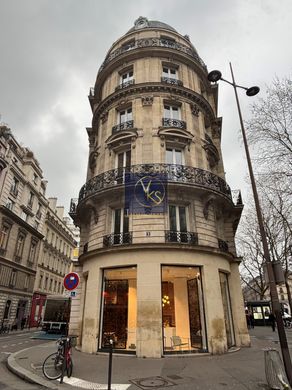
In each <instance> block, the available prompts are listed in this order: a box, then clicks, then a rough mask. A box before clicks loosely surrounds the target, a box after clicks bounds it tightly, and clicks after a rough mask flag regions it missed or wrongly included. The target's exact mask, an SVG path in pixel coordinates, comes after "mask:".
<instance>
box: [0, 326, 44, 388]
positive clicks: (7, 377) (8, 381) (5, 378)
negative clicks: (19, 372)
mask: <svg viewBox="0 0 292 390" xmlns="http://www.w3.org/2000/svg"><path fill="white" fill-rule="evenodd" d="M33 333H34V332H25V333H13V332H11V333H9V334H5V335H3V334H1V335H0V390H39V389H44V388H43V387H42V386H37V385H34V384H32V383H27V382H25V381H23V380H22V379H20V378H18V377H17V376H16V375H14V374H13V373H11V372H10V371H9V370H8V369H7V367H6V360H7V357H8V356H9V354H11V353H13V352H17V351H19V350H21V349H25V348H29V347H32V346H34V345H40V344H44V343H47V342H48V341H47V340H35V339H30V337H31V336H32V335H33Z"/></svg>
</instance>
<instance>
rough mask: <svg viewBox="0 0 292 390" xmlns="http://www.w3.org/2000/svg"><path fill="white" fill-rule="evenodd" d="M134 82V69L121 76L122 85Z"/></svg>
mask: <svg viewBox="0 0 292 390" xmlns="http://www.w3.org/2000/svg"><path fill="white" fill-rule="evenodd" d="M133 80H134V73H133V69H131V70H128V71H127V72H124V73H122V74H121V76H120V84H122V85H123V84H130V83H132V82H133Z"/></svg>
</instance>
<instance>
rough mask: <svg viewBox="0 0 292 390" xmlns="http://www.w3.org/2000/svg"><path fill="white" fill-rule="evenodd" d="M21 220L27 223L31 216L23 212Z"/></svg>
mask: <svg viewBox="0 0 292 390" xmlns="http://www.w3.org/2000/svg"><path fill="white" fill-rule="evenodd" d="M20 218H21V219H23V220H24V221H25V222H28V220H29V215H28V214H27V213H26V212H25V211H22V213H21V216H20Z"/></svg>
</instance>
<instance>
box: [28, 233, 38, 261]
mask: <svg viewBox="0 0 292 390" xmlns="http://www.w3.org/2000/svg"><path fill="white" fill-rule="evenodd" d="M36 248H37V242H36V241H35V240H33V239H32V240H31V244H30V249H29V255H28V261H30V262H31V263H34V261H35V255H36Z"/></svg>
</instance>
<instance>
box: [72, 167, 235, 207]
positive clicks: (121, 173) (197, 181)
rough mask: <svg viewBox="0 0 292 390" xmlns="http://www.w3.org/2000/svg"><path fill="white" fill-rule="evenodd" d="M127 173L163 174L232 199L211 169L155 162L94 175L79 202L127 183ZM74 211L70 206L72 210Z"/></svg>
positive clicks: (224, 184)
mask: <svg viewBox="0 0 292 390" xmlns="http://www.w3.org/2000/svg"><path fill="white" fill-rule="evenodd" d="M126 173H127V174H129V173H133V174H135V175H136V176H140V175H141V177H143V176H145V175H147V176H151V175H152V176H154V175H157V174H161V175H163V176H165V177H166V179H167V182H168V183H171V182H173V183H176V184H180V183H182V184H188V185H192V186H196V187H200V188H206V189H209V190H212V191H216V192H218V193H220V194H222V195H224V196H227V197H228V198H229V199H230V200H231V199H232V197H231V191H230V187H229V186H228V184H227V183H226V182H225V180H223V179H222V178H221V177H219V176H217V175H215V174H214V173H212V172H210V171H205V170H203V169H200V168H195V167H189V166H185V165H177V164H159V163H154V164H139V165H131V166H130V167H125V168H116V169H112V170H111V171H107V172H103V173H101V174H100V175H97V176H95V177H93V178H92V179H90V180H88V182H87V183H85V184H84V185H83V186H82V187H81V190H80V192H79V202H80V201H82V200H83V199H86V198H87V197H89V196H91V195H93V194H97V193H98V192H100V191H103V190H106V189H109V188H112V187H115V186H117V185H123V184H125V178H126ZM74 205H75V206H76V202H75V203H74V202H72V201H71V206H72V211H73V208H74ZM72 211H71V208H70V212H72Z"/></svg>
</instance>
